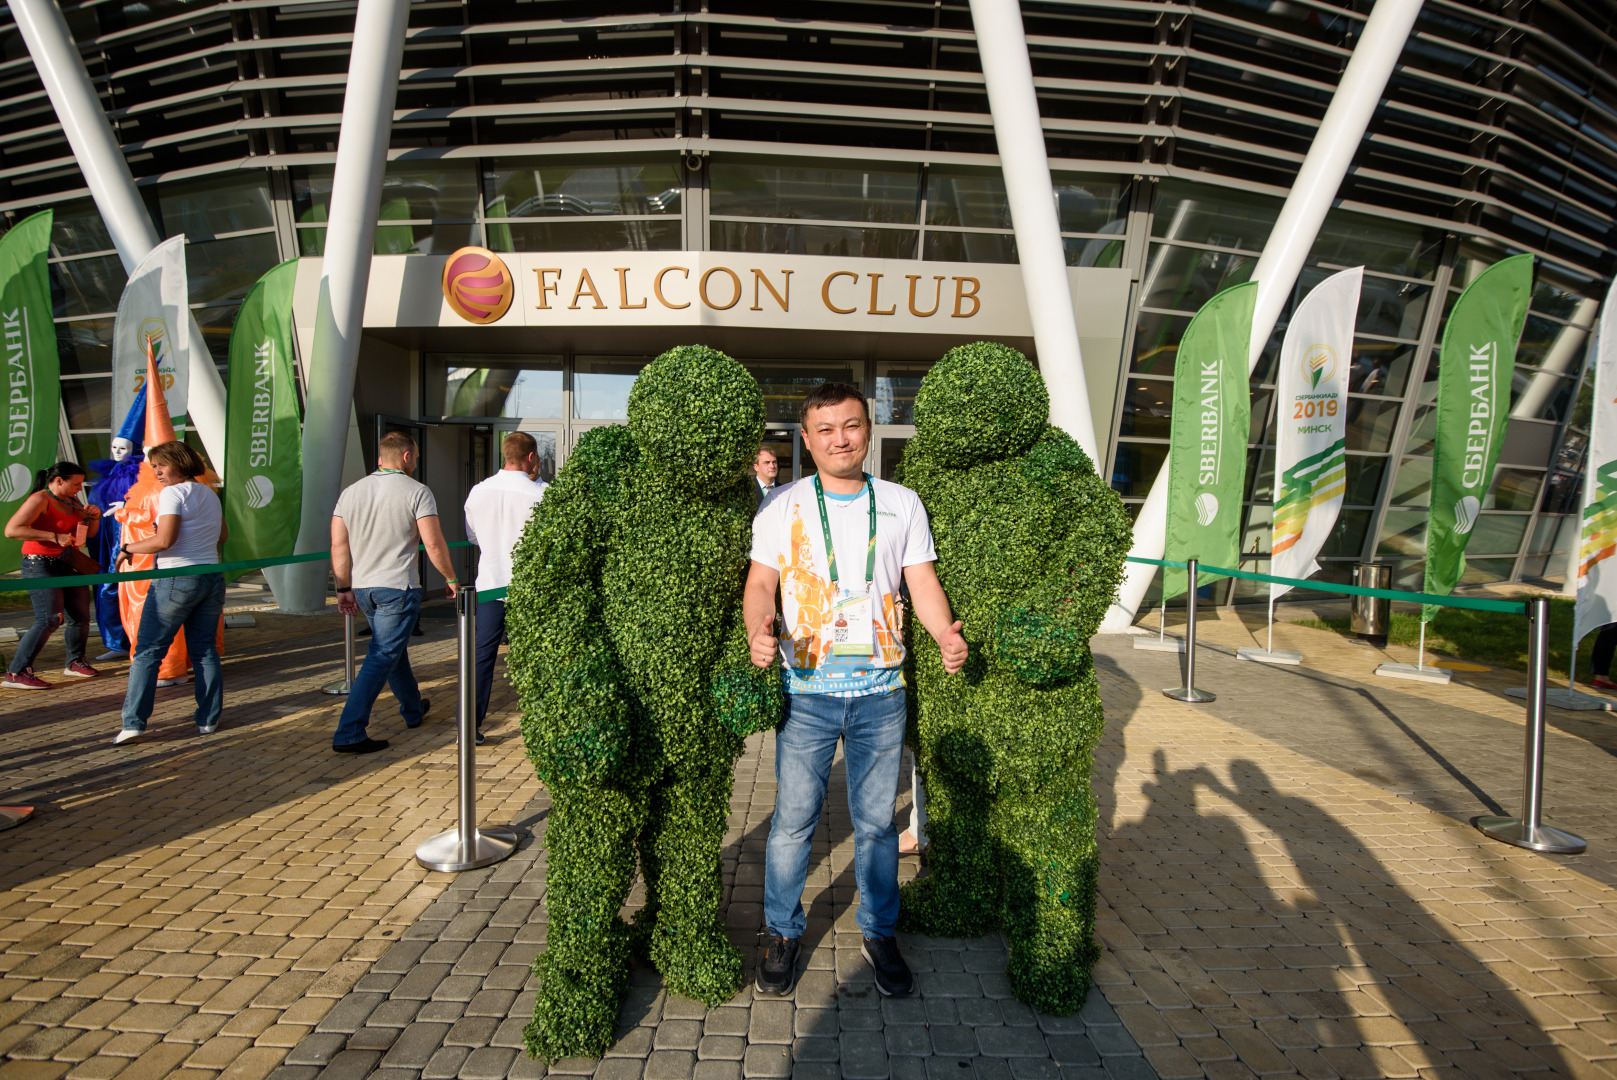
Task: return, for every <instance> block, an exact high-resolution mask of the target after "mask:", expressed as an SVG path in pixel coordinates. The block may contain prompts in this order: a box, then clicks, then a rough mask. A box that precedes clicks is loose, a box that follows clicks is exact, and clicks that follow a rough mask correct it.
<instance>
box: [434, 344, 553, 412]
mask: <svg viewBox="0 0 1617 1080" xmlns="http://www.w3.org/2000/svg"><path fill="white" fill-rule="evenodd" d="M426 367H427V412H428V414H429V415H434V416H506V417H513V418H521V417H539V416H546V417H558V418H559V417H561V416H562V415H564V412H563V408H562V370H561V358H560V357H517V356H477V355H464V354H445V353H428V354H427V365H426Z"/></svg>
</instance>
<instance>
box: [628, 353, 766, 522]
mask: <svg viewBox="0 0 1617 1080" xmlns="http://www.w3.org/2000/svg"><path fill="white" fill-rule="evenodd" d="M629 432H630V434H631V435H633V436H634V441H635V444H636V445H637V446H638V447H639V448H640V453H641V459H640V460H641V462H642V465H643V467H644V468H646V469H648V470H650V471H653V472H656V473H657V474H658V475H660V476H663V477H665V478H667V479H668V480H670V481H672V482H673V483H674V485H675V486H676V487H678V488H681V489H683V490H685V491H690V492H694V493H697V494H712V493H714V492H717V491H721V490H723V489H724V488H725V487H727V486H728V485H730V484H733V483H735V482H736V481H737V480H738V479H739V478H741V476H742V474H743V473H744V472H745V471H746V469H747V466H748V465H750V464H751V463H752V461H753V459H754V458H755V457H756V456H757V454H758V444H759V443H761V442H762V441H763V438H764V398H763V395H762V394H761V393H759V392H758V383H757V380H755V379H754V378H753V377H752V375H751V374H750V373H748V371H747V369H746V368H744V367H742V366H741V365H740V364H738V363H736V362H735V361H734V360H732V359H730V358H729V357H728V356H725V355H724V354H723V353H721V352H719V351H718V350H717V349H709V348H707V347H705V346H702V345H681V346H679V347H677V348H673V349H669V350H668V351H667V352H665V353H663V354H662V355H661V356H659V357H657V359H655V360H653V361H652V362H651V363H649V364H647V365H646V367H645V370H643V371H642V372H641V373H640V377H639V378H638V379H636V380H635V383H634V388H633V389H632V390H630V391H629Z"/></svg>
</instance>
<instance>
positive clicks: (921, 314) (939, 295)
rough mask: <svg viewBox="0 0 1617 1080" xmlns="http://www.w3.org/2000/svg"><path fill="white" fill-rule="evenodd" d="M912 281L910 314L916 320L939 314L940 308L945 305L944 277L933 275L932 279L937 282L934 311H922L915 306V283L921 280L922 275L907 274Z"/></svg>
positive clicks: (933, 298) (933, 302) (933, 300)
mask: <svg viewBox="0 0 1617 1080" xmlns="http://www.w3.org/2000/svg"><path fill="white" fill-rule="evenodd" d="M904 276H905V277H907V278H909V279H910V314H911V315H914V316H915V317H916V318H920V319H925V318H927V317H928V316H932V315H936V314H937V313H938V306H939V305H940V304H942V303H943V275H942V274H933V275H932V279H933V280H934V281H936V282H937V285H936V287H935V289H936V291H935V292H934V294H933V296H932V310H931V311H922V310H921V309H920V308H918V307H916V306H915V283H916V282H917V281H920V280H921V275H920V274H905V275H904Z"/></svg>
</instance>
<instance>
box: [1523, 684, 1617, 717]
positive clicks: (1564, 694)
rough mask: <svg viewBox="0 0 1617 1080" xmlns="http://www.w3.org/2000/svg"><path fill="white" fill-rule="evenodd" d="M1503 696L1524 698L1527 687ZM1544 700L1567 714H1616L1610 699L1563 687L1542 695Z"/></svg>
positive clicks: (1614, 705) (1614, 703) (1616, 709)
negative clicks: (1564, 710)
mask: <svg viewBox="0 0 1617 1080" xmlns="http://www.w3.org/2000/svg"><path fill="white" fill-rule="evenodd" d="M1505 696H1506V697H1519V698H1524V697H1526V696H1527V687H1525V686H1512V687H1511V688H1510V689H1509V690H1506V691H1505ZM1544 700H1545V701H1547V702H1549V703H1550V704H1551V705H1554V706H1555V707H1556V708H1557V709H1566V710H1567V711H1568V712H1617V701H1613V700H1612V699H1611V698H1603V697H1597V696H1596V695H1594V694H1585V693H1583V692H1582V691H1580V690H1568V689H1566V688H1565V687H1556V688H1555V689H1554V690H1551V691H1549V692H1548V693H1546V694H1545V695H1544Z"/></svg>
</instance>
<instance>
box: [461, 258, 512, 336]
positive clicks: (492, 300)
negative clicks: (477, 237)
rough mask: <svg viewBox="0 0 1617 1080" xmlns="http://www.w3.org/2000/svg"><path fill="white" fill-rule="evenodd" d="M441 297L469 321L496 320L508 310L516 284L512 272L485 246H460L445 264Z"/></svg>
mask: <svg viewBox="0 0 1617 1080" xmlns="http://www.w3.org/2000/svg"><path fill="white" fill-rule="evenodd" d="M443 290H444V299H445V300H447V301H449V306H450V307H451V308H453V309H454V311H455V314H456V315H459V316H460V317H461V318H463V319H465V320H466V321H467V322H470V323H477V324H479V325H486V324H488V323H493V322H499V321H500V318H501V317H502V316H503V315H504V314H505V313H506V312H507V311H509V310H511V301H512V299H513V298H514V297H515V296H516V283H515V282H514V281H513V280H512V278H511V271H510V270H509V269H508V268H507V267H506V265H505V263H504V262H503V261H502V260H501V259H500V257H499V256H498V255H496V254H494V252H492V251H490V250H488V248H480V247H463V248H461V249H460V250H459V251H457V252H455V253H454V254H453V255H451V256H449V261H448V262H447V263H445V264H444V279H443Z"/></svg>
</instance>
